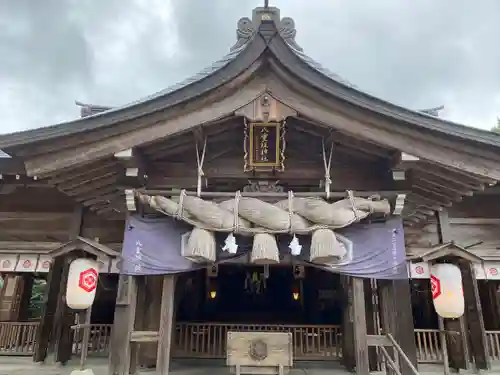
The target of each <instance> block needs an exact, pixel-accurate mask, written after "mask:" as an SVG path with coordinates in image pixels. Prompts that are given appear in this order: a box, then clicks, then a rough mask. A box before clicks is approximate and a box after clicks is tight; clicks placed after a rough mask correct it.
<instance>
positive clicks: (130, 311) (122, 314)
mask: <svg viewBox="0 0 500 375" xmlns="http://www.w3.org/2000/svg"><path fill="white" fill-rule="evenodd" d="M136 308H137V282H136V277H135V276H127V275H120V279H119V282H118V293H117V296H116V307H115V318H114V322H113V330H112V332H111V346H110V355H109V368H108V374H109V375H128V374H129V371H130V348H131V345H130V336H131V334H132V331H133V330H134V321H135V311H136Z"/></svg>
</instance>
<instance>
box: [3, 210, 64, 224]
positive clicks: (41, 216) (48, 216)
mask: <svg viewBox="0 0 500 375" xmlns="http://www.w3.org/2000/svg"><path fill="white" fill-rule="evenodd" d="M71 214H72V213H71V212H22V211H15V212H6V211H3V212H0V222H9V221H18V220H23V221H43V222H48V221H56V220H61V221H64V220H68V219H69V218H71Z"/></svg>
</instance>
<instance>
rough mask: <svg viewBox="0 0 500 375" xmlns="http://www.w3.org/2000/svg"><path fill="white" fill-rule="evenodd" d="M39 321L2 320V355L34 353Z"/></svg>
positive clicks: (0, 329) (0, 330)
mask: <svg viewBox="0 0 500 375" xmlns="http://www.w3.org/2000/svg"><path fill="white" fill-rule="evenodd" d="M38 324H39V323H38V322H0V355H19V356H21V355H27V356H29V355H32V354H33V352H34V350H35V340H36V331H37V329H38Z"/></svg>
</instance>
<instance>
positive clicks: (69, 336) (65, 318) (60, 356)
mask: <svg viewBox="0 0 500 375" xmlns="http://www.w3.org/2000/svg"><path fill="white" fill-rule="evenodd" d="M82 223H83V206H81V205H77V206H76V207H75V210H74V212H73V217H72V220H71V223H70V228H69V232H68V237H69V239H70V240H74V239H76V238H77V237H78V236H79V235H80V232H81V230H82ZM61 257H62V258H63V269H62V273H61V278H60V279H59V282H60V289H59V294H58V297H57V307H56V313H55V323H56V327H55V329H54V333H55V334H54V342H55V362H59V363H62V364H66V362H68V361H69V360H70V359H71V354H72V347H73V330H72V329H71V326H72V325H73V324H74V323H75V322H74V317H75V314H74V312H73V311H72V310H71V309H70V308H69V307H68V305H67V304H66V298H65V295H66V287H67V284H68V273H69V265H70V263H71V262H72V261H73V260H74V259H75V258H76V256H75V255H74V254H71V253H70V254H66V255H61Z"/></svg>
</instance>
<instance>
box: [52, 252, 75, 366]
mask: <svg viewBox="0 0 500 375" xmlns="http://www.w3.org/2000/svg"><path fill="white" fill-rule="evenodd" d="M73 260H74V257H73V256H71V254H70V255H66V256H63V262H64V263H63V270H62V273H61V278H60V279H59V283H60V288H59V294H58V296H57V307H56V313H55V321H56V323H57V324H56V326H55V329H54V344H55V357H54V360H55V362H59V363H61V364H63V365H64V364H66V363H67V362H68V361H69V360H70V359H71V354H72V347H73V330H72V329H71V326H72V325H73V324H74V316H75V314H74V313H73V311H72V310H71V309H70V308H69V307H68V305H67V304H66V298H65V295H66V287H67V284H68V273H69V265H70V263H71V262H72V261H73Z"/></svg>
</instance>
